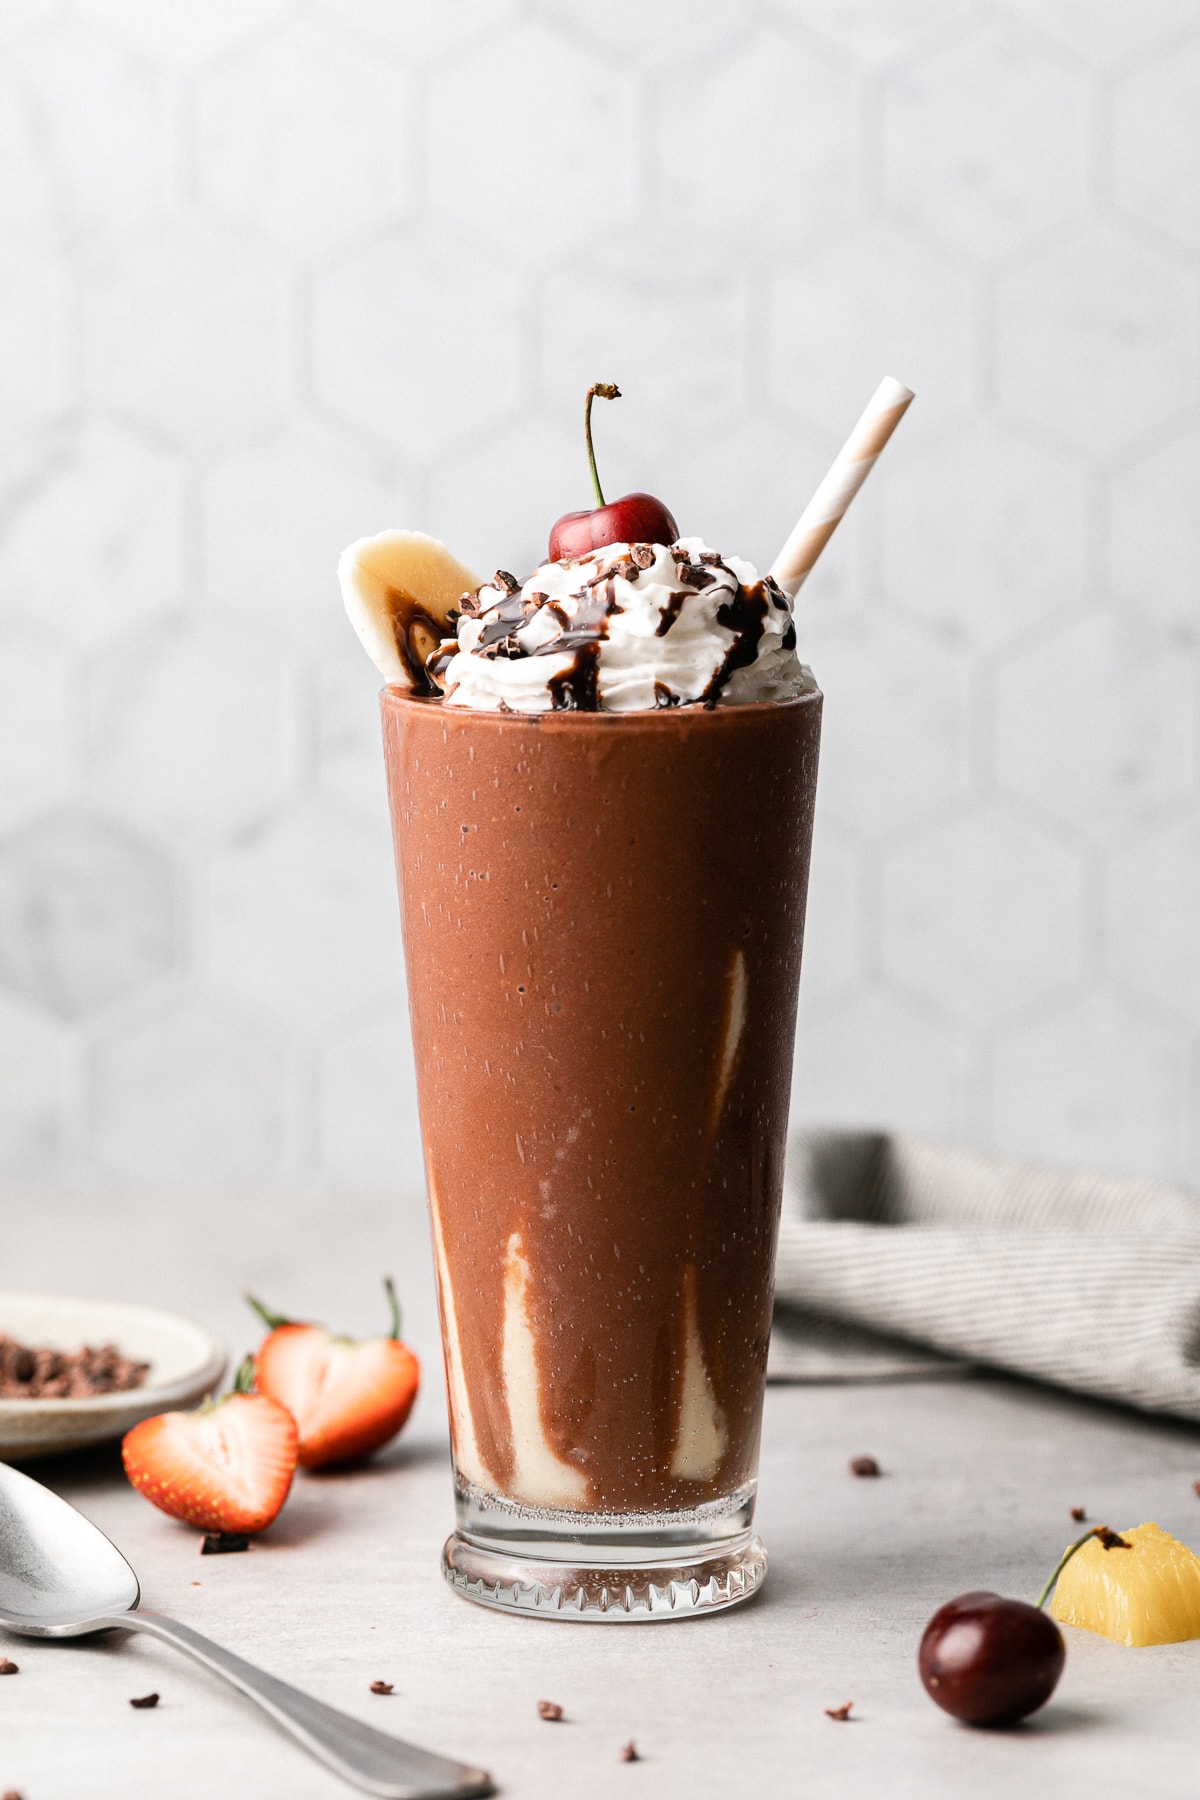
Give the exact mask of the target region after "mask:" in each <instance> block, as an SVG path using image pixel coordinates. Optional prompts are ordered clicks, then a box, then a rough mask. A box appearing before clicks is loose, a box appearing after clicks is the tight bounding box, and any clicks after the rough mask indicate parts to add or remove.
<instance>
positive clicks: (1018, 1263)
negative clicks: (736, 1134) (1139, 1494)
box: [768, 1131, 1200, 1420]
mask: <svg viewBox="0 0 1200 1800" xmlns="http://www.w3.org/2000/svg"><path fill="white" fill-rule="evenodd" d="M980 1363H984V1364H989V1365H992V1366H994V1367H998V1368H1004V1369H1011V1370H1013V1371H1014V1372H1015V1373H1017V1374H1020V1375H1028V1376H1033V1377H1035V1378H1036V1379H1037V1380H1039V1381H1049V1382H1053V1383H1055V1384H1056V1385H1058V1386H1060V1387H1067V1388H1074V1389H1076V1390H1077V1391H1078V1392H1080V1393H1085V1394H1094V1395H1098V1396H1100V1397H1102V1398H1104V1399H1106V1400H1119V1401H1124V1402H1125V1403H1126V1404H1128V1405H1131V1406H1139V1407H1143V1408H1145V1409H1146V1410H1148V1411H1151V1412H1166V1413H1175V1414H1177V1415H1179V1416H1180V1417H1181V1418H1185V1419H1197V1420H1200V1195H1196V1194H1189V1193H1186V1192H1184V1191H1183V1190H1182V1189H1179V1188H1173V1187H1168V1186H1165V1185H1163V1184H1161V1183H1157V1182H1152V1181H1142V1180H1138V1179H1135V1178H1132V1177H1127V1176H1119V1175H1092V1174H1084V1173H1080V1172H1077V1171H1073V1170H1064V1169H1055V1168H1050V1167H1046V1166H1042V1165H1039V1164H1035V1163H1024V1162H1017V1161H1015V1160H1012V1159H1009V1158H1006V1157H998V1156H984V1155H982V1154H981V1153H979V1152H978V1151H974V1150H963V1149H956V1148H952V1147H950V1146H948V1145H944V1144H936V1143H929V1142H926V1141H925V1140H923V1139H921V1138H916V1137H908V1136H905V1135H902V1134H899V1133H897V1134H890V1133H882V1132H854V1131H813V1132H807V1133H804V1134H801V1135H800V1136H798V1137H796V1138H794V1139H793V1141H792V1144H791V1146H790V1151H789V1159H788V1171H787V1177H786V1181H785V1189H784V1204H783V1224H782V1228H781V1233H780V1242H779V1262H778V1270H777V1289H776V1308H775V1326H774V1331H773V1334H772V1339H771V1360H770V1365H769V1371H768V1372H769V1374H770V1376H771V1378H772V1379H774V1380H780V1381H805V1380H809V1381H813V1380H818V1381H819V1380H837V1379H842V1380H878V1379H888V1378H892V1379H902V1378H911V1377H913V1376H918V1375H919V1376H928V1375H936V1374H952V1373H961V1372H962V1371H964V1370H965V1369H968V1368H970V1367H971V1365H972V1364H980Z"/></svg>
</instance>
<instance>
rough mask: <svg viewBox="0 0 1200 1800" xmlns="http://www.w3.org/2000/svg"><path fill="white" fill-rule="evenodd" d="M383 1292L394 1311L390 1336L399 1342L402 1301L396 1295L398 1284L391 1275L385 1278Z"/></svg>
mask: <svg viewBox="0 0 1200 1800" xmlns="http://www.w3.org/2000/svg"><path fill="white" fill-rule="evenodd" d="M383 1291H384V1293H385V1294H386V1295H387V1297H388V1305H389V1306H390V1307H391V1309H392V1329H391V1331H390V1332H389V1334H388V1335H389V1336H390V1337H393V1338H395V1339H396V1340H397V1341H399V1337H400V1300H399V1297H398V1295H397V1293H396V1284H395V1282H394V1281H393V1280H392V1278H391V1276H390V1275H385V1276H384V1278H383Z"/></svg>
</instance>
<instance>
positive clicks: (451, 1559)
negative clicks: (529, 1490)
mask: <svg viewBox="0 0 1200 1800" xmlns="http://www.w3.org/2000/svg"><path fill="white" fill-rule="evenodd" d="M544 1547H545V1546H544V1539H543V1548H544ZM561 1548H562V1549H563V1550H564V1551H567V1552H568V1553H570V1552H571V1551H573V1552H574V1555H573V1556H572V1560H570V1561H569V1562H568V1561H560V1560H558V1559H557V1558H555V1559H552V1560H551V1559H547V1558H545V1557H544V1556H540V1557H539V1556H537V1555H536V1554H530V1553H529V1552H528V1551H527V1552H526V1553H525V1554H524V1555H522V1554H521V1553H520V1551H514V1550H513V1549H511V1548H506V1549H500V1550H496V1549H487V1548H485V1547H483V1546H482V1545H480V1544H479V1543H476V1542H472V1541H471V1539H470V1538H467V1537H464V1536H463V1535H462V1534H461V1533H459V1532H455V1534H454V1536H453V1537H450V1538H447V1540H446V1547H445V1549H444V1550H443V1551H442V1574H443V1575H444V1576H445V1577H446V1580H447V1581H448V1582H449V1583H450V1586H451V1587H452V1588H453V1589H454V1590H455V1592H456V1593H459V1594H461V1595H462V1596H463V1598H464V1599H466V1600H474V1601H475V1602H476V1603H477V1604H478V1605H479V1606H492V1607H495V1608H497V1609H498V1610H499V1611H501V1612H510V1613H525V1614H527V1615H528V1616H530V1617H532V1618H541V1619H577V1620H582V1621H583V1622H584V1623H586V1624H597V1625H626V1624H635V1623H646V1624H649V1623H658V1622H659V1621H660V1620H668V1619H691V1618H696V1617H698V1616H699V1615H700V1614H703V1613H713V1612H723V1611H724V1610H725V1609H726V1607H730V1606H737V1605H739V1604H740V1603H741V1601H743V1600H748V1599H749V1598H750V1596H751V1595H752V1594H754V1593H757V1591H758V1589H759V1588H760V1587H761V1586H762V1584H763V1581H764V1579H765V1577H766V1573H767V1553H766V1551H765V1550H764V1549H763V1546H762V1540H761V1539H760V1538H758V1537H755V1536H754V1534H753V1533H752V1532H749V1531H745V1532H741V1533H739V1534H738V1536H737V1537H736V1538H733V1539H728V1538H727V1539H726V1540H725V1541H724V1543H722V1544H720V1545H715V1544H711V1543H710V1544H697V1545H695V1546H694V1547H693V1549H692V1553H689V1550H688V1549H687V1548H685V1546H683V1545H678V1546H673V1547H672V1550H671V1552H670V1553H669V1554H668V1555H663V1556H660V1557H654V1556H643V1557H641V1558H639V1559H638V1560H636V1561H628V1562H627V1561H625V1560H624V1559H622V1560H621V1562H620V1563H619V1565H618V1564H616V1563H615V1559H614V1561H610V1562H609V1563H607V1564H602V1563H599V1562H596V1563H591V1562H585V1561H583V1560H582V1559H581V1558H580V1557H579V1554H578V1552H579V1550H580V1549H581V1548H582V1546H580V1545H578V1544H575V1545H567V1544H563V1545H562V1546H561ZM595 1548H596V1549H599V1545H597V1546H595Z"/></svg>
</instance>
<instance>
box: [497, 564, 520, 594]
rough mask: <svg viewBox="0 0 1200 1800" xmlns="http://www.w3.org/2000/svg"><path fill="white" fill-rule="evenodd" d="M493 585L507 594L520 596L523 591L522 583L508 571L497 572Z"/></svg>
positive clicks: (498, 570) (499, 570)
mask: <svg viewBox="0 0 1200 1800" xmlns="http://www.w3.org/2000/svg"><path fill="white" fill-rule="evenodd" d="M492 585H493V587H498V588H503V589H504V592H505V593H506V594H519V593H520V591H521V584H520V582H519V581H518V580H517V578H516V576H515V575H510V574H509V572H508V570H507V569H497V570H496V573H495V574H494V575H493V576H492Z"/></svg>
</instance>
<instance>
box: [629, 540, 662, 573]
mask: <svg viewBox="0 0 1200 1800" xmlns="http://www.w3.org/2000/svg"><path fill="white" fill-rule="evenodd" d="M629 554H630V556H632V558H633V562H634V567H635V568H638V569H650V568H653V566H654V558H655V555H656V554H657V552H656V550H655V548H654V545H653V544H630V546H629Z"/></svg>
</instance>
